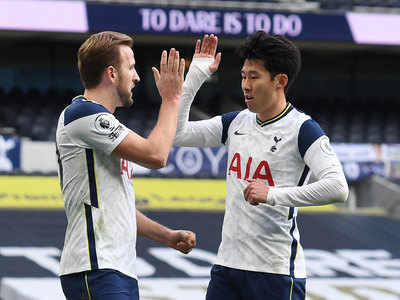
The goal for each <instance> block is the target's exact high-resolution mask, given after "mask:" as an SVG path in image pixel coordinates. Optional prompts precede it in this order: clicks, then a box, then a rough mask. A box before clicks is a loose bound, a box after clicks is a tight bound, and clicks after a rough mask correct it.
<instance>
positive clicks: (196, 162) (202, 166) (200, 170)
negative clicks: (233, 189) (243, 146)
mask: <svg viewBox="0 0 400 300" xmlns="http://www.w3.org/2000/svg"><path fill="white" fill-rule="evenodd" d="M227 157H228V154H227V152H226V148H225V147H213V148H197V147H174V148H172V150H171V152H170V154H169V157H168V161H167V165H166V166H165V167H164V168H162V169H160V170H150V169H146V168H143V167H140V166H138V165H134V170H133V174H134V176H143V175H144V176H152V177H154V176H155V177H160V176H161V177H163V176H165V177H192V178H193V177H194V178H225V173H226V162H227Z"/></svg>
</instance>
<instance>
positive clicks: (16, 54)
mask: <svg viewBox="0 0 400 300" xmlns="http://www.w3.org/2000/svg"><path fill="white" fill-rule="evenodd" d="M103 30H114V31H120V32H124V33H127V34H130V35H132V36H133V37H134V53H135V59H136V67H137V70H138V73H139V75H140V77H141V82H140V83H139V84H138V85H137V86H136V88H135V90H134V98H135V104H134V106H133V107H132V108H129V109H121V110H118V111H117V112H116V115H117V117H118V118H119V120H120V121H121V122H123V123H124V124H125V125H127V126H128V127H129V128H131V129H132V130H134V131H136V132H137V133H139V134H141V135H143V136H147V135H148V134H149V132H150V130H151V129H152V127H153V126H154V124H155V120H156V118H157V113H158V109H159V105H160V98H159V96H158V93H157V90H156V88H155V84H154V80H153V75H152V71H151V67H152V66H158V64H159V59H160V54H161V51H162V50H163V49H169V48H171V47H175V48H177V49H179V50H180V53H181V55H183V57H185V59H186V63H187V67H188V66H189V65H190V61H191V57H192V55H193V49H194V44H195V40H196V39H199V38H201V37H202V35H203V34H205V33H214V34H216V35H218V37H219V40H220V44H219V50H220V51H221V52H222V62H221V65H220V68H219V71H218V72H217V74H215V75H213V76H212V77H211V78H210V79H209V80H208V81H207V82H206V83H205V84H204V85H203V87H202V89H201V90H200V91H199V93H198V94H197V96H196V100H195V102H194V104H193V106H192V110H191V116H190V118H191V120H200V119H204V118H209V117H212V116H215V115H218V114H222V113H225V112H229V111H232V110H238V109H242V108H244V107H245V105H244V101H243V97H242V93H241V89H240V80H241V78H240V68H241V64H240V61H239V59H238V58H237V57H236V56H235V49H236V47H237V46H238V45H239V44H240V43H241V42H242V41H243V40H244V38H245V37H246V36H247V35H248V34H251V33H253V32H255V31H256V30H264V31H266V32H269V33H271V34H283V35H285V36H286V37H288V38H290V39H291V40H293V41H294V42H295V43H296V44H297V45H298V46H299V48H300V49H301V52H302V59H303V66H302V70H301V72H300V74H299V77H298V79H297V81H296V82H295V83H294V85H293V87H292V89H291V90H290V91H289V94H288V96H287V98H288V100H289V101H290V102H291V103H292V104H293V105H294V106H295V107H296V108H298V109H301V110H303V111H305V112H306V113H308V114H310V115H311V116H312V117H313V118H314V119H315V120H317V121H318V122H319V123H320V125H321V127H322V128H323V129H324V131H325V132H326V134H327V135H328V136H329V137H330V140H331V142H332V144H333V147H334V149H335V151H336V153H337V154H338V156H339V158H340V160H341V162H342V164H343V169H344V171H345V174H346V178H347V180H348V182H349V185H350V196H349V199H348V201H347V203H345V204H343V205H328V206H323V207H312V208H302V209H300V211H299V216H298V225H299V227H300V231H301V234H302V239H301V242H302V245H303V247H304V248H305V253H306V257H307V268H308V276H309V280H308V282H307V284H308V295H307V299H308V300H337V299H340V300H357V299H360V300H372V299H373V300H395V299H400V233H399V228H400V220H399V217H400V187H399V183H400V96H399V91H398V89H399V86H400V76H399V70H400V0H313V1H308V0H292V1H289V0H260V1H257V0H251V1H222V0H216V1H206V0H201V1H188V0H159V1H157V0H138V1H135V0H114V1H112V0H109V1H73V0H70V1H55V0H53V1H51V0H46V1H33V0H32V1H25V0H14V1H7V0H0V53H1V55H0V299H1V300H33V299H38V300H39V299H40V300H43V299H49V300H50V299H51V300H58V299H64V298H63V296H62V293H61V287H60V284H59V281H58V278H57V274H58V268H59V257H60V252H61V249H62V246H63V239H64V232H65V225H66V218H65V213H64V211H63V201H62V198H61V193H60V189H59V185H58V178H57V160H56V155H55V145H54V141H55V131H56V126H57V119H58V116H59V114H60V112H61V111H62V109H63V108H64V107H65V106H67V105H68V104H69V103H70V102H71V99H72V98H73V97H74V96H76V95H79V94H81V93H82V92H83V88H82V86H81V84H80V80H79V73H78V69H77V64H76V52H77V50H78V48H79V46H80V44H81V43H82V42H83V41H84V39H85V38H87V37H88V36H89V34H91V33H94V32H98V31H103ZM226 157H227V155H226V151H225V149H224V148H222V147H221V148H218V147H217V148H205V149H200V148H183V147H182V148H179V147H176V148H173V149H172V151H171V154H170V157H169V161H168V164H167V166H166V167H165V168H164V169H161V170H158V171H150V170H147V169H145V168H142V167H139V166H135V167H134V169H133V171H132V172H133V176H134V179H133V182H134V186H135V192H136V198H137V199H136V201H137V207H138V208H139V209H140V210H141V211H143V212H144V213H145V214H146V215H148V216H149V217H151V218H154V219H155V220H157V221H158V222H161V223H163V224H166V225H168V226H171V227H173V228H186V229H190V230H193V231H195V232H196V233H197V239H198V243H197V244H198V247H197V249H195V250H194V251H192V252H191V254H190V255H188V256H183V255H180V254H179V253H177V252H176V251H174V250H172V249H168V248H166V247H162V246H161V245H157V244H155V243H152V242H150V241H148V240H145V239H142V238H139V240H138V268H139V276H140V279H139V283H140V290H141V299H143V300H150V299H160V300H161V299H165V300H183V299H185V300H186V299H193V300H197V299H204V295H205V291H206V288H207V285H208V280H209V271H210V268H211V265H212V263H213V262H214V259H215V256H216V253H217V249H218V245H219V242H220V239H221V237H220V234H221V225H222V220H223V211H224V197H225V194H226V190H225V183H224V177H225V176H224V175H225V169H226Z"/></svg>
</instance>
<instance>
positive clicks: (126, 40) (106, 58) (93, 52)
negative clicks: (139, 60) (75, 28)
mask: <svg viewBox="0 0 400 300" xmlns="http://www.w3.org/2000/svg"><path fill="white" fill-rule="evenodd" d="M120 45H126V46H129V47H132V46H133V40H132V38H131V37H130V36H128V35H126V34H123V33H119V32H114V31H103V32H99V33H96V34H93V35H91V36H90V37H89V38H88V39H87V40H86V41H85V42H84V43H83V44H82V45H81V46H80V48H79V50H78V68H79V73H80V76H81V81H82V84H83V86H84V87H85V88H87V89H90V88H95V87H96V86H97V85H98V84H99V83H100V81H101V77H102V75H103V72H104V70H105V69H106V68H107V67H108V66H114V67H116V68H118V67H119V66H120V54H119V50H118V48H119V47H118V46H120Z"/></svg>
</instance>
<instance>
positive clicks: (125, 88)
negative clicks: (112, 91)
mask: <svg viewBox="0 0 400 300" xmlns="http://www.w3.org/2000/svg"><path fill="white" fill-rule="evenodd" d="M139 81H140V78H139V75H138V73H137V72H136V69H135V56H134V54H133V51H132V49H131V48H130V47H128V46H125V45H123V46H121V47H120V66H119V68H118V85H117V93H118V96H119V98H120V102H121V106H124V107H129V106H131V105H132V104H133V98H132V96H133V92H132V90H133V88H134V87H135V84H136V83H137V82H139Z"/></svg>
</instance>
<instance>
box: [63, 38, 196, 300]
mask: <svg viewBox="0 0 400 300" xmlns="http://www.w3.org/2000/svg"><path fill="white" fill-rule="evenodd" d="M132 44H133V40H132V38H131V37H129V36H127V35H125V34H121V33H117V32H101V33H97V34H93V35H92V36H90V37H89V38H88V39H87V40H86V41H85V42H84V43H83V44H82V45H81V47H80V48H79V51H78V67H79V71H80V76H81V81H82V83H83V85H84V87H85V91H84V95H82V96H78V97H76V98H74V99H73V101H72V103H71V104H70V105H69V106H67V107H66V108H65V109H64V111H63V112H62V113H61V115H60V118H59V121H58V127H57V137H56V147H57V155H58V162H59V177H60V183H61V189H62V195H63V199H64V204H65V212H66V215H67V219H68V224H67V229H66V234H65V242H64V249H63V251H62V255H61V263H60V275H61V276H60V278H61V285H62V289H63V292H64V294H65V296H66V298H67V299H68V300H81V299H96V300H128V299H129V300H137V299H139V293H138V284H137V269H136V265H135V260H136V235H137V234H139V235H142V236H145V237H147V238H150V239H152V240H154V241H157V242H160V243H162V244H165V245H168V246H169V247H172V248H175V249H177V250H179V251H181V252H183V253H188V252H190V250H191V249H192V248H193V247H194V246H195V235H194V233H193V232H191V231H185V230H172V229H169V228H167V227H164V226H162V225H160V224H158V223H156V222H154V221H152V220H150V219H149V218H147V217H146V216H144V215H143V214H142V213H140V212H139V211H137V210H136V208H135V195H134V190H133V185H132V163H131V162H136V163H138V164H140V165H142V166H145V167H148V168H153V169H156V168H161V167H163V166H165V164H166V161H167V158H168V153H169V151H170V148H171V145H172V142H173V138H174V136H175V132H176V125H177V116H178V109H179V102H180V98H181V92H182V85H183V78H184V69H185V67H184V60H183V59H179V52H178V51H176V50H175V49H173V48H172V49H171V50H170V51H169V54H168V53H167V51H163V52H162V55H161V64H160V70H157V69H156V68H154V67H153V73H154V78H155V81H156V85H157V89H158V91H159V93H160V95H161V98H162V103H161V107H160V111H159V116H158V122H157V124H156V125H155V127H154V129H153V130H152V132H151V133H150V135H149V137H148V138H147V139H145V138H142V137H140V136H139V135H137V134H136V133H134V132H132V131H130V130H129V129H128V128H127V127H125V126H124V125H123V124H121V123H120V122H119V121H118V120H117V119H116V118H115V117H114V116H113V112H114V111H115V109H116V107H129V106H131V105H132V103H133V100H132V89H133V88H134V86H135V84H136V83H138V82H139V80H140V78H139V75H138V74H137V72H136V70H135V57H134V53H133V51H132V48H131V47H132Z"/></svg>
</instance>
